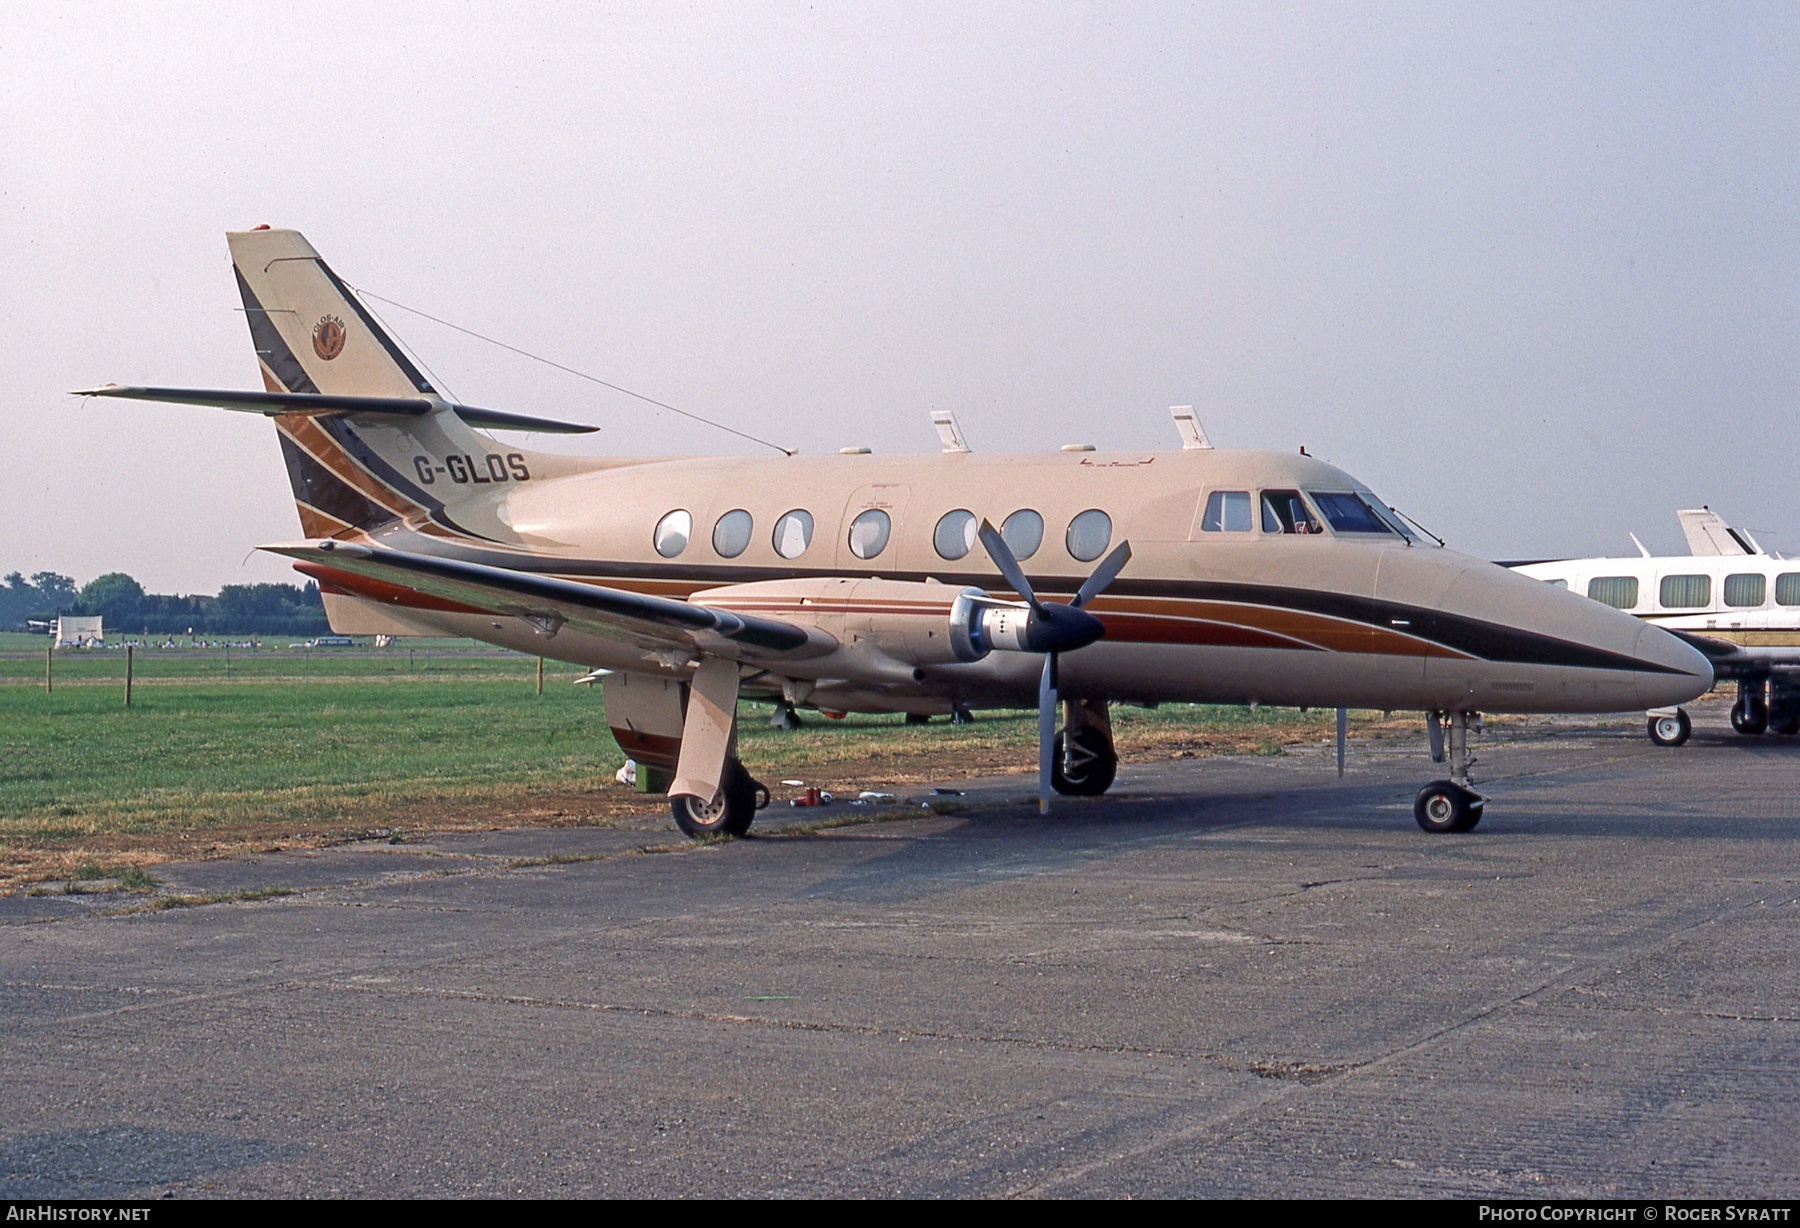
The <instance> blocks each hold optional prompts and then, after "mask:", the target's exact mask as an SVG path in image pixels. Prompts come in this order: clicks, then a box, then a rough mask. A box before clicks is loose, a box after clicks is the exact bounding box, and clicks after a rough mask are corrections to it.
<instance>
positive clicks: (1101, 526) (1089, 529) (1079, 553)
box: [1068, 508, 1112, 563]
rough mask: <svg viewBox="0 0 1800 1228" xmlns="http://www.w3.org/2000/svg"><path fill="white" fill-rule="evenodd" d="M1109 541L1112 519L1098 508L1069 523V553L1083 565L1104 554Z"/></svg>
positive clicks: (1090, 509)
mask: <svg viewBox="0 0 1800 1228" xmlns="http://www.w3.org/2000/svg"><path fill="white" fill-rule="evenodd" d="M1111 541H1112V517H1111V516H1108V515H1107V514H1106V513H1105V512H1103V511H1101V510H1100V509H1099V508H1089V509H1088V510H1087V511H1085V512H1083V513H1081V515H1079V516H1077V517H1075V519H1073V520H1071V521H1070V522H1069V535H1068V546H1069V553H1070V554H1072V555H1074V556H1075V557H1076V558H1078V559H1080V560H1081V561H1082V562H1084V563H1091V562H1093V561H1094V560H1095V559H1097V558H1099V557H1100V556H1101V555H1103V554H1105V553H1106V547H1107V544H1108V543H1109V542H1111Z"/></svg>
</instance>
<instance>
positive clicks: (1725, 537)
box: [1675, 507, 1763, 557]
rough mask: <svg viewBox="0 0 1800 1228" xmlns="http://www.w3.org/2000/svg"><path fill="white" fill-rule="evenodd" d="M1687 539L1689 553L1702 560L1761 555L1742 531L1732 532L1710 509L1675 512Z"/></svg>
mask: <svg viewBox="0 0 1800 1228" xmlns="http://www.w3.org/2000/svg"><path fill="white" fill-rule="evenodd" d="M1675 516H1676V518H1677V519H1678V520H1680V521H1681V532H1682V534H1683V535H1684V536H1685V537H1686V538H1687V544H1688V553H1689V554H1693V555H1696V556H1703V557H1717V556H1719V555H1736V554H1761V553H1763V548H1762V547H1761V546H1760V545H1758V544H1757V541H1756V539H1755V538H1754V537H1752V536H1750V534H1749V532H1748V531H1747V530H1745V529H1734V528H1732V527H1731V526H1730V525H1728V524H1726V523H1725V518H1724V517H1723V516H1721V515H1719V513H1717V512H1715V511H1713V510H1712V509H1711V508H1709V507H1694V508H1686V509H1683V510H1682V511H1678V512H1676V513H1675Z"/></svg>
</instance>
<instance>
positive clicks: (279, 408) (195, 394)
mask: <svg viewBox="0 0 1800 1228" xmlns="http://www.w3.org/2000/svg"><path fill="white" fill-rule="evenodd" d="M70 395H72V396H78V397H123V398H125V399H126V400H131V401H164V402H167V403H169V404H172V405H210V406H212V407H214V408H215V409H234V410H238V411H241V412H243V413H251V414H267V415H269V416H270V417H273V416H275V415H276V414H357V415H361V416H364V417H368V416H372V415H373V416H380V415H386V416H390V417H402V418H422V417H424V416H425V415H426V414H429V413H430V412H431V411H432V410H434V409H448V410H451V411H453V412H454V413H455V414H456V416H457V417H458V418H461V419H462V420H463V421H464V422H466V423H468V424H469V425H470V426H478V427H489V428H492V429H496V430H507V431H542V432H545V433H547V434H552V435H587V434H591V433H592V432H594V431H597V430H599V429H600V428H599V427H597V426H583V425H581V424H579V423H574V422H558V421H556V420H554V419H551V418H532V417H527V416H526V415H524V414H508V413H503V412H501V411H500V410H497V409H479V408H477V407H475V406H473V405H458V404H456V403H455V402H454V401H436V400H430V399H427V398H425V397H359V396H344V395H341V394H331V393H317V392H238V391H235V390H231V389H221V388H131V387H123V386H121V385H119V384H105V385H103V386H101V387H99V388H85V389H83V390H81V391H80V392H76V393H72V394H70Z"/></svg>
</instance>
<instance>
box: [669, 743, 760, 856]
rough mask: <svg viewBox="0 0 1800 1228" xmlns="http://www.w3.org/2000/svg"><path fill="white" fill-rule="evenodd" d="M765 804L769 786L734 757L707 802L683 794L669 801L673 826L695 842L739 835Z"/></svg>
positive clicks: (747, 827) (746, 828)
mask: <svg viewBox="0 0 1800 1228" xmlns="http://www.w3.org/2000/svg"><path fill="white" fill-rule="evenodd" d="M768 804H769V787H768V786H767V785H765V784H763V783H762V782H761V781H759V780H757V779H756V778H755V777H753V776H751V775H750V773H749V772H748V771H746V770H745V768H744V765H743V764H742V763H741V762H739V761H738V758H737V756H736V755H733V756H732V757H730V758H729V759H727V760H725V772H724V774H723V776H722V777H721V778H720V780H719V791H718V793H717V794H715V795H714V797H713V799H712V800H711V801H710V802H702V801H701V800H700V799H699V798H697V797H693V796H691V795H688V794H685V793H684V794H679V795H677V796H675V797H673V798H671V799H670V808H671V809H672V810H674V812H675V826H677V827H679V828H681V830H682V831H683V832H684V833H685V834H687V835H689V836H692V837H694V838H695V839H699V838H700V837H703V836H741V835H743V834H744V833H745V832H747V831H749V830H750V824H751V822H752V821H753V820H754V819H755V818H756V812H757V811H758V810H760V809H762V808H763V807H764V806H767V805H768Z"/></svg>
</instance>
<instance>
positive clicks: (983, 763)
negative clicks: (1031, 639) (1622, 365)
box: [0, 637, 1373, 891]
mask: <svg viewBox="0 0 1800 1228" xmlns="http://www.w3.org/2000/svg"><path fill="white" fill-rule="evenodd" d="M18 638H27V637H18ZM32 638H35V639H36V642H37V644H38V645H40V646H41V645H42V643H43V639H42V637H32ZM5 647H6V646H5V645H0V891H4V890H9V889H16V888H18V887H20V886H23V885H28V884H30V883H32V882H35V881H39V880H42V879H46V878H52V877H58V876H63V877H67V876H71V875H74V874H76V873H78V872H82V868H83V867H86V868H88V869H89V870H91V869H92V867H94V866H96V865H112V866H118V865H131V866H142V865H147V864H151V863H154V862H155V861H159V860H163V859H166V858H170V857H199V856H208V855H221V854H226V853H232V852H239V851H243V850H246V849H251V848H271V847H295V846H316V845H318V844H321V843H327V842H331V841H334V840H341V839H345V838H351V837H356V836H361V835H363V834H364V833H366V832H367V831H369V830H370V829H376V828H384V829H385V828H392V829H397V830H404V831H410V832H420V831H428V830H450V829H469V828H491V827H504V826H520V825H526V824H534V823H553V824H569V823H607V824H610V823H620V822H630V823H632V824H634V825H641V824H642V823H644V822H645V821H650V820H654V821H661V819H660V816H665V815H666V813H667V810H666V805H667V803H666V801H665V800H664V799H662V798H657V797H646V796H643V795H639V794H636V793H633V792H631V791H629V790H626V789H623V788H621V787H619V786H617V785H616V784H614V783H613V780H612V774H613V772H614V771H615V770H616V769H617V768H618V767H619V766H620V764H621V763H623V761H624V755H623V754H622V753H621V752H620V751H619V749H618V747H617V745H616V743H614V741H613V738H612V734H611V732H610V731H609V730H608V729H607V727H606V722H605V720H604V719H603V717H602V711H601V702H600V694H599V692H598V690H597V689H595V688H590V687H586V686H575V685H571V684H572V683H573V681H574V679H575V678H577V677H578V676H579V675H580V672H581V671H578V670H576V669H575V668H574V667H571V666H566V665H562V664H559V663H555V662H552V663H549V664H548V665H547V667H546V673H545V680H544V693H543V694H542V695H541V696H540V695H538V694H537V693H536V683H535V679H536V669H537V662H536V659H535V658H531V657H525V656H520V655H518V654H514V653H508V652H501V651H498V650H492V649H485V648H480V647H477V646H474V645H472V644H471V643H470V642H469V641H441V642H435V643H434V644H433V645H432V646H431V652H430V661H429V672H427V661H426V649H425V647H424V646H422V645H420V644H419V643H418V642H416V641H415V642H413V643H412V645H411V652H410V659H409V653H408V649H407V648H406V647H398V648H388V649H363V648H359V649H336V650H332V649H321V650H314V651H312V652H311V653H310V654H308V653H305V652H303V651H301V650H290V649H288V648H287V647H286V644H285V643H284V644H283V645H282V646H281V647H280V648H278V649H269V648H264V649H263V650H261V651H259V652H254V653H252V652H249V651H248V650H242V651H239V650H233V652H232V656H231V659H230V663H229V669H230V671H231V672H230V674H229V677H227V674H226V672H225V671H226V669H227V668H228V667H227V663H226V660H225V653H224V651H223V650H220V649H178V650H141V651H138V652H136V653H134V658H135V659H134V663H133V664H134V674H135V677H134V685H133V694H132V700H133V702H132V706H131V707H129V708H127V707H126V706H125V705H124V702H123V701H124V673H125V661H124V653H123V652H115V651H112V650H107V651H105V652H86V653H82V652H59V653H57V654H56V659H55V663H54V668H55V689H54V691H53V692H52V693H49V694H46V693H45V691H44V688H43V666H44V662H43V656H42V649H41V647H39V648H38V650H37V651H36V652H35V653H33V652H19V651H10V652H9V651H5ZM768 714H769V709H768V707H767V706H764V705H756V704H746V705H745V707H744V711H743V719H742V723H741V725H740V730H741V732H740V749H741V754H742V757H743V759H744V761H745V763H746V764H747V765H748V766H749V767H750V769H751V771H752V772H753V773H755V774H756V775H757V776H759V777H761V778H762V779H764V780H767V781H770V782H771V783H773V782H775V781H778V780H780V779H782V778H783V777H800V778H803V779H806V780H807V781H808V782H811V783H818V784H821V785H823V786H824V787H826V788H831V789H834V790H842V789H849V788H869V787H875V786H884V785H885V786H891V785H896V784H905V783H917V782H922V781H951V780H955V779H957V778H959V777H964V776H968V775H976V774H984V773H992V772H996V771H1009V770H1020V771H1023V770H1029V769H1030V768H1031V767H1032V765H1033V764H1034V763H1035V752H1034V746H1035V738H1036V715H1035V713H1016V714H990V713H983V714H981V716H980V719H979V720H977V722H976V723H975V724H973V725H967V726H951V725H950V724H949V723H948V722H945V721H938V722H934V723H933V724H931V725H927V726H908V725H905V724H903V723H902V722H901V720H900V718H898V717H860V716H852V717H850V718H848V719H846V720H843V721H830V720H826V719H824V718H822V717H820V716H819V715H817V714H815V713H809V714H807V725H806V727H805V728H803V729H801V730H799V731H795V732H782V731H778V730H775V729H772V728H770V727H769V725H768ZM1358 717H1359V720H1358V724H1359V725H1363V726H1366V725H1368V724H1370V723H1371V721H1372V720H1373V714H1358ZM1331 719H1332V718H1331V714H1330V713H1328V712H1315V713H1312V714H1309V715H1303V714H1300V713H1297V712H1293V711H1285V710H1269V709H1264V710H1261V711H1259V712H1256V713H1251V712H1248V711H1247V710H1245V709H1241V708H1207V707H1189V706H1185V705H1177V706H1169V707H1164V708H1162V709H1160V710H1158V711H1155V712H1147V711H1143V710H1139V709H1131V708H1124V709H1116V710H1115V722H1116V729H1117V737H1118V742H1119V747H1120V752H1121V755H1122V756H1123V757H1124V758H1126V759H1127V760H1130V759H1132V758H1134V757H1145V756H1157V757H1164V758H1166V757H1167V756H1168V755H1170V754H1172V753H1173V754H1208V753H1263V754H1269V753H1280V751H1281V748H1282V746H1283V745H1284V744H1292V743H1296V742H1305V741H1317V740H1318V739H1319V738H1322V737H1329V736H1330V731H1331ZM777 796H780V791H779V790H778V791H777Z"/></svg>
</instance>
